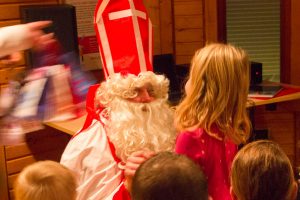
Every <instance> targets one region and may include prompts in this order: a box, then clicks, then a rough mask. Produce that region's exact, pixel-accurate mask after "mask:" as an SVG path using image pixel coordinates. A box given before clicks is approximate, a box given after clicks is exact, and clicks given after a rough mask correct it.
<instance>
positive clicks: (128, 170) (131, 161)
mask: <svg viewBox="0 0 300 200" xmlns="http://www.w3.org/2000/svg"><path fill="white" fill-rule="evenodd" d="M154 155H155V153H154V152H152V151H149V150H141V151H136V152H134V153H132V154H131V155H130V156H129V157H128V159H127V161H126V164H125V170H124V174H125V178H126V180H125V187H126V189H127V190H128V191H129V192H130V191H131V181H132V177H133V176H134V174H135V172H136V170H137V169H138V167H139V166H140V165H141V164H142V163H143V162H144V161H146V160H148V159H149V158H151V157H152V156H154Z"/></svg>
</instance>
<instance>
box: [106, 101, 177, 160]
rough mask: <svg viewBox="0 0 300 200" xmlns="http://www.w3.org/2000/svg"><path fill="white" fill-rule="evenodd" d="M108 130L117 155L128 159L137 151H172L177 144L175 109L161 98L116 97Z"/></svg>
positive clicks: (122, 158) (107, 125)
mask: <svg viewBox="0 0 300 200" xmlns="http://www.w3.org/2000/svg"><path fill="white" fill-rule="evenodd" d="M106 130H107V134H108V137H109V139H110V141H111V142H112V143H113V144H114V146H115V149H116V155H117V156H118V157H119V158H120V159H121V160H122V161H124V162H126V160H127V157H128V156H129V155H130V154H132V153H133V152H136V151H139V150H150V151H153V152H160V151H171V150H173V148H174V144H175V143H174V142H175V128H174V126H173V110H172V109H171V108H170V107H169V106H168V104H167V103H166V101H165V100H161V99H155V100H153V101H152V102H150V103H137V102H132V101H128V100H125V99H123V100H122V99H119V100H116V99H115V100H114V102H113V103H112V104H111V110H110V114H109V120H108V123H107V124H106Z"/></svg>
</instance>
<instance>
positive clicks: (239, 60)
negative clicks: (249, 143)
mask: <svg viewBox="0 0 300 200" xmlns="http://www.w3.org/2000/svg"><path fill="white" fill-rule="evenodd" d="M189 84H190V88H191V91H190V92H189V94H186V96H185V98H184V99H183V100H182V102H181V103H180V104H179V106H178V107H177V109H176V115H175V124H176V128H177V129H178V130H179V131H182V130H185V129H188V128H191V127H202V128H204V130H205V131H206V132H207V133H208V134H210V135H211V136H213V137H217V138H218V136H217V135H216V133H213V132H212V131H211V127H212V125H213V124H215V125H216V126H217V127H218V129H219V130H220V131H222V132H223V133H224V134H225V136H226V137H227V138H229V139H231V140H232V141H233V142H235V143H236V144H240V143H244V142H246V140H247V139H248V137H249V134H250V126H251V125H250V121H249V118H248V115H247V111H246V103H247V95H248V90H249V58H248V55H247V53H246V52H245V51H244V50H242V49H240V48H237V47H234V46H232V45H229V44H219V43H214V44H209V45H207V46H205V47H204V48H202V49H200V50H198V51H197V52H196V53H195V55H194V57H193V59H192V63H191V69H190V73H189ZM219 139H220V138H219Z"/></svg>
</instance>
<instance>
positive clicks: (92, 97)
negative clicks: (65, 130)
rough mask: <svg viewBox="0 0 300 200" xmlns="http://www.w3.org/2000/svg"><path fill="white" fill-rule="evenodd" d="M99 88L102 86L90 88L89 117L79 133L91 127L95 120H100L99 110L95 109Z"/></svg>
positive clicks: (87, 104) (87, 103) (87, 105)
mask: <svg viewBox="0 0 300 200" xmlns="http://www.w3.org/2000/svg"><path fill="white" fill-rule="evenodd" d="M99 86H100V84H96V85H92V86H90V88H89V91H88V93H87V95H86V111H87V116H86V119H85V122H84V125H83V127H82V129H81V130H80V131H79V133H80V132H82V131H83V130H85V129H86V128H87V127H89V126H90V125H91V123H92V121H93V120H94V119H97V120H99V114H98V113H99V109H96V108H95V94H96V91H97V89H98V87H99Z"/></svg>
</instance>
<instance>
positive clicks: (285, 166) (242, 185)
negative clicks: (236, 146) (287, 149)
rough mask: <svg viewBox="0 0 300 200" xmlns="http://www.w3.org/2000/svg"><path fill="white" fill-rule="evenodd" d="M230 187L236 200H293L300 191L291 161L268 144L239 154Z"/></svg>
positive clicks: (248, 147)
mask: <svg viewBox="0 0 300 200" xmlns="http://www.w3.org/2000/svg"><path fill="white" fill-rule="evenodd" d="M231 185H232V186H231V187H232V188H231V193H232V196H233V197H235V199H237V200H293V199H295V194H296V191H297V184H296V182H295V179H294V174H293V169H292V166H291V163H290V161H289V159H288V157H287V156H286V154H285V153H284V152H283V151H282V149H281V148H280V147H279V145H277V144H276V143H274V142H271V141H269V140H259V141H256V142H252V143H249V144H247V145H246V146H244V147H243V148H242V149H241V150H240V151H239V152H238V153H237V155H236V157H235V159H234V161H233V164H232V169H231Z"/></svg>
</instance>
